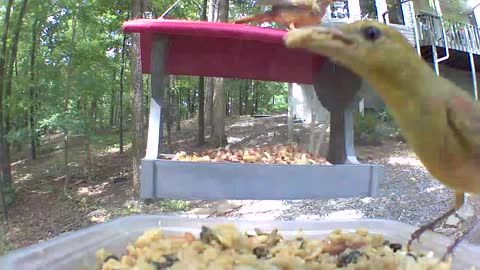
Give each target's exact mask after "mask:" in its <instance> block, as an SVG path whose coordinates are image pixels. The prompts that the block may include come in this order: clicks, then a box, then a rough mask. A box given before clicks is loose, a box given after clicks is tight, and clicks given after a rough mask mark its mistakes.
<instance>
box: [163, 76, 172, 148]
mask: <svg viewBox="0 0 480 270" xmlns="http://www.w3.org/2000/svg"><path fill="white" fill-rule="evenodd" d="M173 79H174V78H172V76H170V80H169V81H168V82H167V83H166V84H167V87H166V89H167V91H165V97H164V98H163V100H165V101H166V102H165V110H162V112H163V113H164V119H165V123H166V125H167V145H168V148H169V149H172V122H173V121H172V95H171V93H172V90H173Z"/></svg>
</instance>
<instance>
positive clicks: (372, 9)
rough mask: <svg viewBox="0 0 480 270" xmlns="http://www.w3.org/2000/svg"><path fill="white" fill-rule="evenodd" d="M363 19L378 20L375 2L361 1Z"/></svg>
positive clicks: (371, 0)
mask: <svg viewBox="0 0 480 270" xmlns="http://www.w3.org/2000/svg"><path fill="white" fill-rule="evenodd" d="M360 10H361V12H362V19H377V18H378V17H377V16H378V15H377V7H376V5H375V0H360Z"/></svg>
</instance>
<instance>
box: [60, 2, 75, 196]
mask: <svg viewBox="0 0 480 270" xmlns="http://www.w3.org/2000/svg"><path fill="white" fill-rule="evenodd" d="M72 20H73V21H72V37H71V39H70V46H69V50H68V60H69V62H68V66H67V78H66V86H65V91H64V102H63V113H64V117H67V115H68V113H69V104H70V95H71V93H72V91H73V71H74V69H75V66H74V64H73V60H74V51H75V37H76V34H77V21H78V9H77V10H76V11H75V13H74V15H73V18H72ZM68 120H69V119H68ZM68 120H67V121H68ZM63 133H64V137H63V162H64V163H63V166H64V170H65V172H64V173H65V183H64V188H67V187H68V185H69V184H70V169H69V155H68V154H69V153H68V151H69V139H70V138H69V136H70V135H69V130H68V127H67V124H66V123H64V127H63Z"/></svg>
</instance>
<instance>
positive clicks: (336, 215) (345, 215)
mask: <svg viewBox="0 0 480 270" xmlns="http://www.w3.org/2000/svg"><path fill="white" fill-rule="evenodd" d="M363 217H365V215H364V214H363V213H362V212H360V211H358V210H355V209H350V210H340V211H335V212H332V213H330V214H328V215H327V216H325V217H324V219H326V220H339V219H358V218H363Z"/></svg>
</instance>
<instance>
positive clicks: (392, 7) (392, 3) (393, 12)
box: [387, 0, 405, 24]
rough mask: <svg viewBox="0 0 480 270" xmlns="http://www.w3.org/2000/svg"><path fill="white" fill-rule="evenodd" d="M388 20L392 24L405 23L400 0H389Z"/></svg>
mask: <svg viewBox="0 0 480 270" xmlns="http://www.w3.org/2000/svg"><path fill="white" fill-rule="evenodd" d="M387 10H388V20H389V21H390V23H391V24H405V21H404V18H403V10H402V4H401V3H400V0H387Z"/></svg>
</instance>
